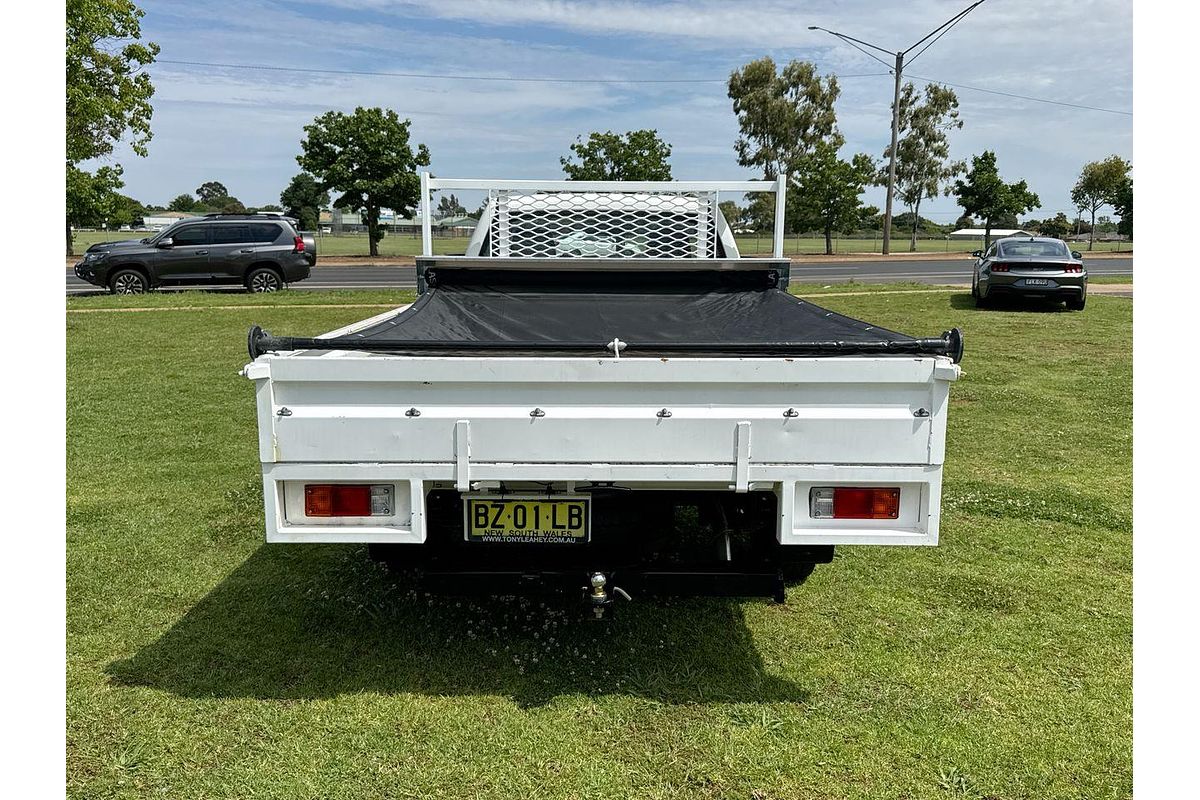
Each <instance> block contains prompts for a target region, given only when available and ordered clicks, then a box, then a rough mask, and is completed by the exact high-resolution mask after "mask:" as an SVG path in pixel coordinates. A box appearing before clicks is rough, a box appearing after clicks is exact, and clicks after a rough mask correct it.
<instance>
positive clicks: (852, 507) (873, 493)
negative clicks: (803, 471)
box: [809, 486, 900, 519]
mask: <svg viewBox="0 0 1200 800" xmlns="http://www.w3.org/2000/svg"><path fill="white" fill-rule="evenodd" d="M809 513H810V515H811V516H812V517H813V519H896V518H898V517H899V516H900V490H899V489H898V488H895V487H880V486H824V487H814V488H813V490H812V491H811V492H809Z"/></svg>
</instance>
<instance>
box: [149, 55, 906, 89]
mask: <svg viewBox="0 0 1200 800" xmlns="http://www.w3.org/2000/svg"><path fill="white" fill-rule="evenodd" d="M155 63H156V64H176V65H180V66H187V67H214V68H217V69H245V70H259V71H268V72H304V73H313V74H317V75H367V76H371V77H380V78H423V79H426V80H450V81H493V82H494V81H500V82H505V83H618V84H619V83H720V84H726V83H728V82H729V78H525V77H516V76H507V75H441V74H438V75H433V74H430V73H427V72H375V71H371V70H357V69H315V68H312V67H278V66H272V65H269V64H220V63H215V62H211V61H180V60H176V59H170V58H159V59H155ZM886 74H887V73H886V72H868V73H864V74H856V75H838V76H837V77H839V78H877V77H879V76H880V75H886Z"/></svg>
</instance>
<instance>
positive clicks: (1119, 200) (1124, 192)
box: [1111, 175, 1133, 239]
mask: <svg viewBox="0 0 1200 800" xmlns="http://www.w3.org/2000/svg"><path fill="white" fill-rule="evenodd" d="M1111 202H1112V207H1113V210H1114V211H1116V212H1117V216H1118V217H1120V218H1121V221H1120V222H1118V223H1117V233H1120V234H1123V235H1125V236H1128V237H1130V238H1131V239H1132V238H1133V178H1130V177H1129V176H1128V175H1127V176H1125V180H1123V181H1121V183H1120V185H1119V186H1117V189H1116V191H1115V192H1113V196H1112V201H1111Z"/></svg>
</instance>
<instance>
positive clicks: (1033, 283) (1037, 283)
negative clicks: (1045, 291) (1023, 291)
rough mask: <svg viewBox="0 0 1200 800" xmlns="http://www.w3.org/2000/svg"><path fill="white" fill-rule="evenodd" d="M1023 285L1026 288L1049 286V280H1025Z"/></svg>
mask: <svg viewBox="0 0 1200 800" xmlns="http://www.w3.org/2000/svg"><path fill="white" fill-rule="evenodd" d="M1025 285H1026V286H1049V285H1050V279H1049V278H1026V279H1025Z"/></svg>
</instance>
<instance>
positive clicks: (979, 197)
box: [954, 150, 1042, 248]
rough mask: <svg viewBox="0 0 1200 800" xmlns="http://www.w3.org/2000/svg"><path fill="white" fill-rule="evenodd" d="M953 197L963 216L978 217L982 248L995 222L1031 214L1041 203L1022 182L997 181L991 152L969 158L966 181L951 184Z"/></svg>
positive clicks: (990, 239)
mask: <svg viewBox="0 0 1200 800" xmlns="http://www.w3.org/2000/svg"><path fill="white" fill-rule="evenodd" d="M954 194H955V195H957V196H958V204H959V205H960V206H962V208H963V212H964V213H966V214H971V215H975V216H979V217H980V218H981V219H982V220H983V227H984V236H983V246H984V247H985V248H986V247H987V246H988V245H990V244H991V241H992V227H993V226H994V225H995V224H996V221H997V220H999V219H1001V218H1003V217H1007V216H1010V215H1015V214H1024V213H1026V212H1027V211H1032V210H1033V209H1035V208H1037V207H1038V206H1039V205H1041V202H1042V201H1041V200H1039V199H1038V196H1037V195H1036V194H1034V193H1033V192H1031V191H1029V186H1028V185H1027V184H1026V183H1025V181H1018V182H1017V183H1005V182H1004V181H1003V180H1001V179H1000V171H999V170H998V169H997V167H996V154H995V153H993V152H992V151H991V150H984V151H983V153H982V154H980V155H977V156H972V157H971V168H970V169H969V170H967V175H966V180H962V179H961V178H960V179H959V180H956V181H955V182H954Z"/></svg>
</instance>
